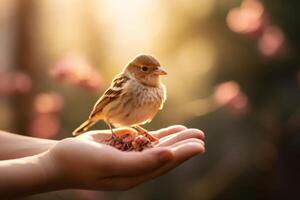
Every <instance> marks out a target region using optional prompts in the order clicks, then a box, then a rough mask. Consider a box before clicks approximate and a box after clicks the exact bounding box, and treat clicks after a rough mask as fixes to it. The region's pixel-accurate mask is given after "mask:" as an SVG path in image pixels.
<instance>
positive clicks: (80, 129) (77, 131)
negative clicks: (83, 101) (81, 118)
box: [72, 119, 96, 136]
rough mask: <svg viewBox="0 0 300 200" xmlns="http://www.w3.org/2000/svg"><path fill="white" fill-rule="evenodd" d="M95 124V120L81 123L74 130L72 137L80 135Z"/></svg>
mask: <svg viewBox="0 0 300 200" xmlns="http://www.w3.org/2000/svg"><path fill="white" fill-rule="evenodd" d="M95 123H96V121H95V120H92V119H88V120H86V121H85V122H83V123H82V124H81V125H80V126H79V127H78V128H76V129H75V130H74V131H73V133H72V135H74V136H77V135H80V134H81V133H83V132H85V131H87V130H88V129H89V128H90V127H91V126H93V125H94V124H95Z"/></svg>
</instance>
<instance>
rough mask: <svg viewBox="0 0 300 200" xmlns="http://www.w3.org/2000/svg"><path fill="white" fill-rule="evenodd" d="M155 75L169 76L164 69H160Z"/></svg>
mask: <svg viewBox="0 0 300 200" xmlns="http://www.w3.org/2000/svg"><path fill="white" fill-rule="evenodd" d="M154 74H156V75H167V74H168V73H167V72H166V70H164V69H163V68H162V67H158V68H157V69H156V70H155V71H154Z"/></svg>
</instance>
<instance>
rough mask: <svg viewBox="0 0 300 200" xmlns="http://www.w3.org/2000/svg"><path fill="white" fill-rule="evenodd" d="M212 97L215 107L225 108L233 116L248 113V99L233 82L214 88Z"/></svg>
mask: <svg viewBox="0 0 300 200" xmlns="http://www.w3.org/2000/svg"><path fill="white" fill-rule="evenodd" d="M213 97H214V100H215V102H216V104H217V105H219V106H224V107H227V108H228V109H229V110H230V111H231V112H233V113H235V114H246V113H247V111H248V98H247V96H246V95H245V94H244V93H243V92H242V91H241V89H240V86H239V85H238V83H236V82H234V81H228V82H224V83H221V84H219V85H218V86H216V88H215V90H214V94H213Z"/></svg>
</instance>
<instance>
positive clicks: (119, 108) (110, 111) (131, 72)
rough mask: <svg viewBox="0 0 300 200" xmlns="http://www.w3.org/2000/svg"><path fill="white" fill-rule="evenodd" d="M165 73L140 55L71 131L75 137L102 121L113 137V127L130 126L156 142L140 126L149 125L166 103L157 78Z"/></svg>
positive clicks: (155, 61)
mask: <svg viewBox="0 0 300 200" xmlns="http://www.w3.org/2000/svg"><path fill="white" fill-rule="evenodd" d="M163 75H167V72H166V71H165V70H164V69H163V68H162V67H161V65H160V63H159V62H158V60H157V59H156V58H154V57H153V56H152V55H147V54H140V55H137V56H136V57H135V58H133V59H132V60H131V61H130V62H129V63H128V64H127V65H126V66H125V67H124V68H123V70H122V72H121V73H120V74H118V75H116V76H115V78H114V79H113V81H112V83H111V85H110V87H109V88H108V89H107V90H106V91H105V92H104V94H103V95H102V96H101V97H100V98H99V99H98V101H97V102H96V104H95V105H94V107H93V110H92V111H91V113H90V115H89V117H88V119H87V120H86V121H85V122H83V123H82V124H81V125H80V126H79V127H78V128H77V129H75V130H74V131H73V135H74V136H77V135H80V134H81V133H83V132H85V131H87V130H88V129H89V128H90V127H91V126H93V125H94V124H95V123H96V122H98V121H100V120H103V121H104V122H105V123H106V124H107V125H108V127H109V128H110V130H111V133H112V137H116V134H115V133H114V131H113V128H112V127H113V126H114V127H123V126H125V127H132V128H135V129H136V130H137V131H138V133H139V134H140V135H145V136H146V137H148V138H149V139H150V140H151V141H157V140H158V139H157V138H155V137H154V136H152V135H150V134H149V133H148V132H147V131H146V130H145V129H143V128H142V127H141V126H140V125H142V124H145V123H148V122H150V121H151V120H152V119H153V117H154V116H155V115H156V114H157V112H158V111H159V110H161V109H162V108H163V104H164V102H165V100H166V87H165V85H164V84H163V83H162V82H161V76H163Z"/></svg>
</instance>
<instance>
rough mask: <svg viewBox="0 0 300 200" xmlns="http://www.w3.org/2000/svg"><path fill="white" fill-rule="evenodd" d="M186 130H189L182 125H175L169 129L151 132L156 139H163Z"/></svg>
mask: <svg viewBox="0 0 300 200" xmlns="http://www.w3.org/2000/svg"><path fill="white" fill-rule="evenodd" d="M185 129H187V128H186V127H185V126H182V125H173V126H169V127H167V128H163V129H160V130H158V131H153V132H151V134H152V135H154V136H155V137H158V138H163V137H165V136H167V135H170V134H174V133H177V132H179V131H183V130H185Z"/></svg>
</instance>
